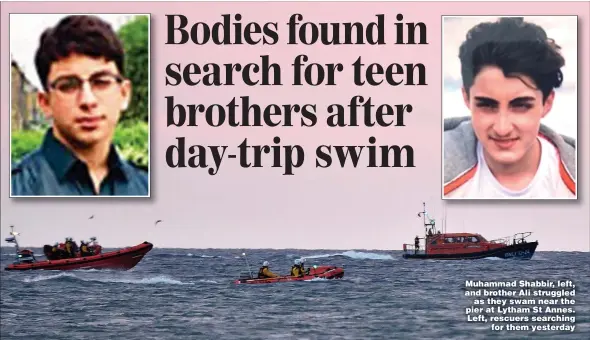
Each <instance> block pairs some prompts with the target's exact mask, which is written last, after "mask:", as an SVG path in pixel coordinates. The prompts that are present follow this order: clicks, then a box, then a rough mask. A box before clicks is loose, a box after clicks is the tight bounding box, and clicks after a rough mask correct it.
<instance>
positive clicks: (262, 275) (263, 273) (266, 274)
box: [258, 261, 279, 279]
mask: <svg viewBox="0 0 590 340" xmlns="http://www.w3.org/2000/svg"><path fill="white" fill-rule="evenodd" d="M269 265H270V264H269V263H268V261H264V262H263V263H262V267H261V268H260V270H258V278H259V279H266V278H270V277H278V276H279V275H277V274H275V273H273V272H271V271H270V269H268V266H269Z"/></svg>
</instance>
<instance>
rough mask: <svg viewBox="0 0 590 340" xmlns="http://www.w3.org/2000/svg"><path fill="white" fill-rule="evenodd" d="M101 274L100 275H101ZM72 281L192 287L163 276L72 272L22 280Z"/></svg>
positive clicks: (186, 283)
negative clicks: (134, 276)
mask: <svg viewBox="0 0 590 340" xmlns="http://www.w3.org/2000/svg"><path fill="white" fill-rule="evenodd" d="M101 274H102V273H101ZM63 279H70V280H71V279H74V280H79V281H85V282H101V283H126V284H172V285H192V284H194V283H192V282H182V281H179V280H175V279H172V278H170V277H168V276H165V275H158V276H153V277H142V278H122V277H105V276H104V275H93V276H87V275H83V274H75V273H72V272H61V273H58V274H49V275H43V274H42V275H36V276H34V277H30V278H29V277H27V278H24V279H23V282H25V283H35V282H42V281H47V280H63Z"/></svg>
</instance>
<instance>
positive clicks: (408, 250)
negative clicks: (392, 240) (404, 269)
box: [403, 243, 424, 254]
mask: <svg viewBox="0 0 590 340" xmlns="http://www.w3.org/2000/svg"><path fill="white" fill-rule="evenodd" d="M403 252H404V254H420V253H424V248H422V247H418V248H417V249H416V246H415V245H414V244H411V243H404V245H403Z"/></svg>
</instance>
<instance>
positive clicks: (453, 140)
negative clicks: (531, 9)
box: [443, 17, 576, 199]
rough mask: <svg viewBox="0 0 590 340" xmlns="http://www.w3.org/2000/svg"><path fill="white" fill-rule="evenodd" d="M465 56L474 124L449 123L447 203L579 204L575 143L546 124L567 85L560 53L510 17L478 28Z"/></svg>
mask: <svg viewBox="0 0 590 340" xmlns="http://www.w3.org/2000/svg"><path fill="white" fill-rule="evenodd" d="M458 52H459V53H458V55H459V59H460V63H461V77H462V94H463V102H464V105H466V106H467V108H468V109H469V111H470V112H471V116H467V117H454V118H447V119H445V120H444V133H443V144H444V147H443V149H444V163H443V164H444V198H471V199H541V198H576V143H575V139H574V138H573V137H572V136H564V135H561V134H560V133H558V132H556V131H554V130H552V129H551V128H550V127H548V126H546V125H544V124H542V123H541V119H542V118H544V117H546V116H547V115H548V114H549V113H550V112H551V109H552V106H553V102H554V99H555V96H556V93H555V89H556V88H559V87H560V86H561V85H562V82H563V80H564V79H563V73H562V70H561V69H562V67H563V66H564V65H565V60H564V57H563V56H562V53H561V48H560V46H559V45H558V44H557V43H556V42H555V41H554V40H552V39H551V38H550V37H548V36H547V34H546V32H545V30H544V29H543V28H542V27H540V26H538V25H536V24H533V23H530V22H526V21H524V20H523V19H522V18H516V17H507V18H501V19H499V20H497V21H495V22H483V23H480V24H478V25H476V26H475V27H472V28H471V29H470V30H469V32H468V33H467V36H466V39H465V40H464V41H463V43H462V44H461V46H460V48H459V51H458ZM554 114H557V115H559V114H560V113H559V112H555V113H554Z"/></svg>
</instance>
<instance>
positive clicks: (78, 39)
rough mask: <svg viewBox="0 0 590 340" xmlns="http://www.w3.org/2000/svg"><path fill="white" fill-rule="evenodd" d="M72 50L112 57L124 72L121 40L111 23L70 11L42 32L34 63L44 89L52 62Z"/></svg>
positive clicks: (77, 52)
mask: <svg viewBox="0 0 590 340" xmlns="http://www.w3.org/2000/svg"><path fill="white" fill-rule="evenodd" d="M73 53H76V54H81V55H86V56H89V57H95V58H98V57H104V58H105V59H107V60H108V61H114V62H115V64H116V65H117V68H118V69H119V72H120V73H121V74H123V73H124V72H123V71H124V68H123V65H124V50H123V44H122V43H121V41H120V40H119V37H118V36H117V34H116V33H115V31H114V30H113V28H112V27H111V25H110V24H109V23H107V22H106V21H104V20H102V19H100V18H98V17H96V16H90V15H71V16H68V17H66V18H64V19H62V20H61V21H60V22H59V23H58V24H57V26H55V27H52V28H48V29H46V30H45V31H44V32H43V34H41V39H40V40H39V48H38V49H37V52H36V54H35V67H36V68H37V74H38V76H39V79H40V80H41V84H42V85H43V87H44V88H45V90H47V75H48V74H49V69H50V66H51V63H53V62H55V61H58V60H60V59H62V58H66V57H68V56H69V55H71V54H73Z"/></svg>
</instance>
